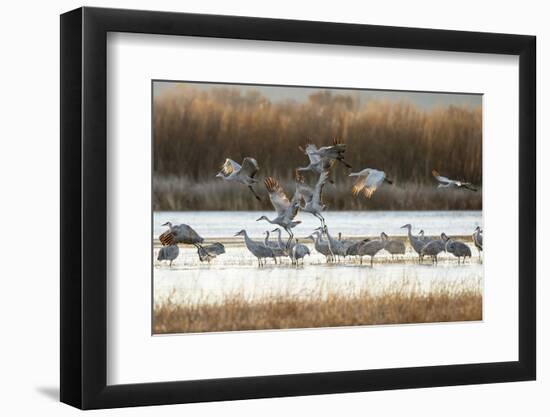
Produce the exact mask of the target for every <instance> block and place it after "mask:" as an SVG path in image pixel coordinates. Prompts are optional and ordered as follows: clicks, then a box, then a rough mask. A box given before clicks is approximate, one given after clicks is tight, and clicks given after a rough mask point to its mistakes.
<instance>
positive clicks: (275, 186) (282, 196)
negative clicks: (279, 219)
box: [264, 177, 290, 216]
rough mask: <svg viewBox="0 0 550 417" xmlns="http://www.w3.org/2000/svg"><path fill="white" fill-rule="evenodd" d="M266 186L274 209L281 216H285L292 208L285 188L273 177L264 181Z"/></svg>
mask: <svg viewBox="0 0 550 417" xmlns="http://www.w3.org/2000/svg"><path fill="white" fill-rule="evenodd" d="M264 184H265V188H266V189H267V192H268V193H269V200H270V201H271V204H272V205H273V208H275V210H276V211H277V214H278V215H279V216H280V215H282V214H284V213H285V211H286V210H287V209H288V208H289V207H290V201H289V200H288V197H287V196H286V193H285V192H284V190H283V188H282V187H281V186H280V185H279V183H278V182H277V180H275V179H274V178H272V177H267V178H266V179H265V180H264Z"/></svg>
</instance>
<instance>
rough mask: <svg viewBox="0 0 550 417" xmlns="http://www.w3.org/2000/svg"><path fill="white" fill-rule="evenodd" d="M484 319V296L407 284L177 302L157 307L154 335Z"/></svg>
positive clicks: (473, 291) (452, 286)
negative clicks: (380, 289) (344, 291)
mask: <svg viewBox="0 0 550 417" xmlns="http://www.w3.org/2000/svg"><path fill="white" fill-rule="evenodd" d="M481 319H482V291H481V286H478V287H471V286H467V287H461V286H460V284H457V283H454V284H440V285H437V286H435V288H432V289H431V291H428V292H424V291H419V290H416V291H415V290H413V291H410V288H409V286H408V285H407V284H400V285H396V286H394V287H391V288H389V289H387V290H385V291H383V292H382V293H372V292H370V291H369V290H367V289H363V290H360V291H359V292H358V293H351V295H343V294H338V293H329V294H327V295H324V296H321V295H318V296H317V297H308V298H306V299H303V298H302V297H299V296H296V295H277V296H264V297H263V298H260V299H254V300H248V299H246V297H244V296H243V295H240V294H234V295H231V296H228V297H227V298H225V299H223V300H220V301H218V302H213V303H200V302H192V301H185V300H183V301H179V302H174V301H172V300H171V299H170V298H168V299H167V300H164V301H162V302H158V303H156V304H155V307H154V317H153V333H155V334H162V333H195V332H221V331H236V330H264V329H293V328H315V327H339V326H360V325H375V324H407V323H433V322H450V321H473V320H481Z"/></svg>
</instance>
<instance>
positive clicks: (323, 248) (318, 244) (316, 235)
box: [308, 230, 334, 263]
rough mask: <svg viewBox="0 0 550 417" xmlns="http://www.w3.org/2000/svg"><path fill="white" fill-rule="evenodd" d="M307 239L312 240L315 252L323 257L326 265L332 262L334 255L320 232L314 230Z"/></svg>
mask: <svg viewBox="0 0 550 417" xmlns="http://www.w3.org/2000/svg"><path fill="white" fill-rule="evenodd" d="M308 238H309V239H311V240H313V243H314V246H315V250H316V251H317V252H319V253H320V254H322V255H324V256H325V258H326V261H327V263H328V262H331V261H333V260H334V259H333V258H334V254H333V253H332V251H331V250H330V245H329V242H328V241H326V240H323V233H322V231H321V230H315V231H314V232H313V233H312V234H311V235H309V236H308Z"/></svg>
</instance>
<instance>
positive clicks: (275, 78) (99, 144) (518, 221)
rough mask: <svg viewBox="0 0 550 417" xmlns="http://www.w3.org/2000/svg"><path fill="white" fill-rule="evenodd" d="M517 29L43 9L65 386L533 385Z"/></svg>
mask: <svg viewBox="0 0 550 417" xmlns="http://www.w3.org/2000/svg"><path fill="white" fill-rule="evenodd" d="M535 62H536V61H535V37H532V36H525V35H509V34H492V33H475V32H458V31H446V30H431V29H415V28H398V27H387V26H371V25H356V24H341V23H327V22H311V21H291V20H276V19H264V18H251V17H236V16H214V15H197V14H184V13H167V12H150V11H135V10H116V9H98V8H80V9H77V10H74V11H71V12H68V13H65V14H63V15H62V16H61V200H62V201H61V219H62V225H61V311H60V314H61V401H63V402H65V403H67V404H70V405H73V406H75V407H79V408H82V409H92V408H111V407H124V406H139V405H155V404H174V403H187V402H201V401H219V400H234V399H249V398H265V397H277V396H296V395H314V394H326V393H342V392H356V391H370V390H387V389H399V388H416V387H433V386H445V385H462V384H479V383H494V382H505V381H522V380H532V379H535V375H536V350H535V345H536V330H535V329H536V317H535V309H536V306H535V300H536V293H535V291H536V273H535V253H536V252H535V248H536V238H535V237H536V234H535V233H534V232H535V230H536V223H535V220H536V204H535V202H536V193H535V172H536V166H535V161H536V155H535V152H536V147H535V104H536V97H535V78H536V77H535V66H536V65H535Z"/></svg>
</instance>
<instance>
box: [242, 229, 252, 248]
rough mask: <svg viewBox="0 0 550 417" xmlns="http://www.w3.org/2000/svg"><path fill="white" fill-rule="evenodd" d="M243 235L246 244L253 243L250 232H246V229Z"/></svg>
mask: <svg viewBox="0 0 550 417" xmlns="http://www.w3.org/2000/svg"><path fill="white" fill-rule="evenodd" d="M243 236H244V242H245V243H246V245H247V246H248V245H249V244H250V243H252V239H250V238H249V237H248V233H246V231H245V232H244V233H243Z"/></svg>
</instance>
